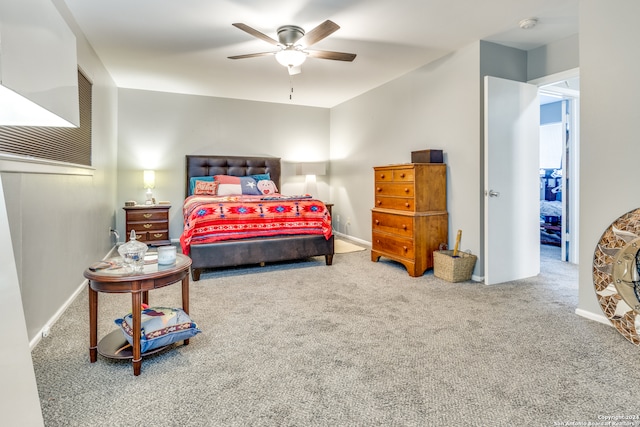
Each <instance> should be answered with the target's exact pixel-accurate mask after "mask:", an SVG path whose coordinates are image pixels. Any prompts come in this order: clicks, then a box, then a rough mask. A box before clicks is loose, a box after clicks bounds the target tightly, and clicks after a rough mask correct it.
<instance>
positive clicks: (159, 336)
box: [115, 307, 200, 353]
mask: <svg viewBox="0 0 640 427" xmlns="http://www.w3.org/2000/svg"><path fill="white" fill-rule="evenodd" d="M115 322H116V325H118V326H120V328H121V329H122V333H123V334H124V337H125V338H126V340H127V341H128V342H129V344H131V345H133V316H132V314H131V313H129V314H127V315H126V316H124V317H123V318H121V319H116V320H115ZM140 323H141V326H142V329H141V331H140V352H141V353H146V352H147V351H151V350H154V349H156V348H160V347H164V346H166V345H169V344H173V343H174V342H178V341H184V340H186V339H189V338H191V337H192V336H194V335H196V334H198V333H200V329H198V326H197V325H196V324H195V323H194V322H193V321H192V320H191V318H190V317H189V315H188V314H187V313H185V312H184V310H182V309H181V308H169V307H149V308H146V309H144V310H142V313H141V320H140Z"/></svg>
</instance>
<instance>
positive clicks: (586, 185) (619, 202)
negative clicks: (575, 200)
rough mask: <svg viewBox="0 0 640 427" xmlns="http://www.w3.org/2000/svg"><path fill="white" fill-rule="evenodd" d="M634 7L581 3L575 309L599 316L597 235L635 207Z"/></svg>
mask: <svg viewBox="0 0 640 427" xmlns="http://www.w3.org/2000/svg"><path fill="white" fill-rule="evenodd" d="M639 15H640V2H638V1H636V0H614V1H608V2H602V1H599V0H584V1H582V2H581V3H580V105H581V116H580V123H581V126H580V138H581V141H580V147H581V148H580V171H581V173H580V273H579V277H580V279H579V280H580V290H579V302H578V309H579V310H584V311H586V312H590V313H596V314H598V315H600V316H601V315H602V310H601V308H600V306H599V304H598V301H597V298H596V294H595V289H594V286H593V275H592V268H593V255H594V251H595V248H596V245H597V243H598V241H599V240H600V237H601V236H602V233H603V232H604V231H605V230H606V229H607V228H608V227H609V225H610V224H611V223H612V222H613V221H614V220H616V219H617V218H618V217H620V216H621V215H623V214H624V213H626V212H629V211H631V210H634V209H636V208H638V207H639V206H640V191H638V182H637V181H638V180H637V179H636V175H637V173H636V171H637V169H638V162H639V159H640V144H639V143H638V138H639V135H640V103H639V102H638V95H639V94H640V80H639V79H638V72H637V71H638V69H640V56H638V55H636V54H635V52H637V50H638V47H637V41H638V39H640V29H638V26H637V25H636V21H637V17H638V16H639Z"/></svg>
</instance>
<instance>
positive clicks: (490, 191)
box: [487, 190, 500, 197]
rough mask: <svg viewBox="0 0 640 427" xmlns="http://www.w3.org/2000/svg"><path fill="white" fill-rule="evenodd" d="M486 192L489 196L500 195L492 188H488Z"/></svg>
mask: <svg viewBox="0 0 640 427" xmlns="http://www.w3.org/2000/svg"><path fill="white" fill-rule="evenodd" d="M487 194H488V195H489V197H498V196H500V192H498V191H493V190H489V192H488V193H487Z"/></svg>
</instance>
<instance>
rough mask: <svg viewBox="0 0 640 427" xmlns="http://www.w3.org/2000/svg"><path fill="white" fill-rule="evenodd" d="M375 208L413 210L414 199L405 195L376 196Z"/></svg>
mask: <svg viewBox="0 0 640 427" xmlns="http://www.w3.org/2000/svg"><path fill="white" fill-rule="evenodd" d="M375 203H376V208H383V209H396V210H400V211H407V212H413V210H414V201H413V199H412V198H407V197H382V196H381V197H376V201H375Z"/></svg>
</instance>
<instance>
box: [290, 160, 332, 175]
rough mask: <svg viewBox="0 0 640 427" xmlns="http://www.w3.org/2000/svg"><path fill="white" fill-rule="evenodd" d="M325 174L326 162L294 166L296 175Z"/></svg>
mask: <svg viewBox="0 0 640 427" xmlns="http://www.w3.org/2000/svg"><path fill="white" fill-rule="evenodd" d="M326 173H327V163H326V162H305V163H298V164H297V165H296V175H325V174H326Z"/></svg>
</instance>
